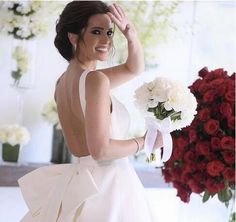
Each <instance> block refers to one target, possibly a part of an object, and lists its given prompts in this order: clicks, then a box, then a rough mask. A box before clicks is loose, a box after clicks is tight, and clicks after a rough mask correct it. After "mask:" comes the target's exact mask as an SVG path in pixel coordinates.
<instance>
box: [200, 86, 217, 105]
mask: <svg viewBox="0 0 236 222" xmlns="http://www.w3.org/2000/svg"><path fill="white" fill-rule="evenodd" d="M214 98H215V91H214V90H212V89H211V90H208V91H207V92H206V93H205V94H204V95H203V101H204V102H205V103H211V102H212V101H213V100H214Z"/></svg>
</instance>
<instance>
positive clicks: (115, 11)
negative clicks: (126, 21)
mask: <svg viewBox="0 0 236 222" xmlns="http://www.w3.org/2000/svg"><path fill="white" fill-rule="evenodd" d="M110 10H111V12H112V14H113V15H114V16H115V17H116V19H117V20H119V21H121V20H122V17H123V16H122V14H120V11H119V10H118V6H115V4H113V5H111V6H110Z"/></svg>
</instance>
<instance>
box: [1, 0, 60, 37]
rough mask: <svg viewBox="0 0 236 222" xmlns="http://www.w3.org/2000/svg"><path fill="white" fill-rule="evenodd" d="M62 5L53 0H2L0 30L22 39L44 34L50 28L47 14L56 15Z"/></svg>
mask: <svg viewBox="0 0 236 222" xmlns="http://www.w3.org/2000/svg"><path fill="white" fill-rule="evenodd" d="M62 5H63V4H62V3H59V2H54V1H34V0H33V1H4V2H2V3H1V13H0V30H1V32H2V33H5V34H9V35H12V36H13V37H14V38H16V39H22V40H23V39H26V40H28V39H32V38H35V37H38V36H45V35H46V34H47V33H48V30H49V28H50V22H49V21H50V20H49V16H54V15H57V14H58V13H59V11H60V10H61V7H62Z"/></svg>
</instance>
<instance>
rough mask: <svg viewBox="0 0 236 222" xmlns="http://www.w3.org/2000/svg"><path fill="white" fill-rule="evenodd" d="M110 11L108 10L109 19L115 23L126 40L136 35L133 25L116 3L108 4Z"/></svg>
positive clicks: (130, 39)
mask: <svg viewBox="0 0 236 222" xmlns="http://www.w3.org/2000/svg"><path fill="white" fill-rule="evenodd" d="M109 8H110V10H111V12H108V15H109V17H110V19H111V20H112V21H113V22H114V23H115V24H116V26H117V27H118V28H119V30H120V31H121V32H122V33H123V34H124V36H125V37H126V39H127V40H128V41H132V40H133V39H134V38H136V36H137V32H136V30H135V27H134V25H133V24H132V23H131V22H130V21H129V19H128V17H127V16H126V14H125V12H124V10H123V9H122V8H121V7H120V6H119V5H117V4H115V3H114V4H112V5H110V6H109Z"/></svg>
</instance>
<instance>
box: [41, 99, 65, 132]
mask: <svg viewBox="0 0 236 222" xmlns="http://www.w3.org/2000/svg"><path fill="white" fill-rule="evenodd" d="M42 116H43V117H44V118H45V119H46V120H47V121H48V122H49V123H52V124H53V125H56V128H57V129H61V125H60V121H59V117H58V113H57V105H56V102H55V100H54V99H51V100H50V101H49V102H48V103H46V104H45V105H44V106H43V110H42Z"/></svg>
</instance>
